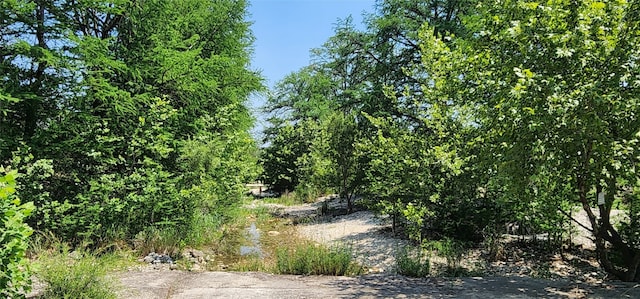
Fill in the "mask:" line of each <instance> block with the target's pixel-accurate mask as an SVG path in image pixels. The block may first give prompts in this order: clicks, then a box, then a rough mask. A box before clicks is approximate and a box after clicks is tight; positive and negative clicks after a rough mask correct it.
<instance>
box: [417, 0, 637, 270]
mask: <svg viewBox="0 0 640 299" xmlns="http://www.w3.org/2000/svg"><path fill="white" fill-rule="evenodd" d="M477 9H478V12H479V13H478V14H476V15H474V16H470V17H469V18H468V19H467V23H466V24H467V28H469V30H470V31H471V34H470V35H469V36H468V38H466V39H456V41H455V42H454V43H453V44H452V45H451V47H447V45H446V42H445V41H444V40H445V37H446V38H447V39H454V38H453V37H451V36H449V37H447V36H439V35H433V34H432V33H431V32H426V34H425V49H429V48H434V47H436V48H440V49H442V51H441V52H440V54H447V52H448V54H450V55H449V56H447V57H448V58H441V59H439V61H440V62H443V65H442V66H443V69H442V71H441V72H439V73H438V76H436V77H433V78H432V87H434V88H432V89H433V90H436V91H440V92H441V91H445V92H444V94H446V95H447V96H446V97H443V101H442V104H446V105H448V106H455V107H464V106H465V105H466V107H470V108H471V111H472V112H473V113H472V114H471V117H470V121H471V122H472V123H473V124H474V126H476V127H478V128H479V129H480V130H482V131H483V132H484V133H483V134H482V135H481V136H479V137H481V138H483V139H484V140H485V141H486V142H485V143H484V149H483V151H484V152H485V154H486V155H484V156H483V157H482V159H483V160H485V161H491V163H492V164H493V165H495V166H494V167H492V168H493V169H494V170H495V171H496V172H495V174H496V178H495V179H494V182H496V183H498V184H500V185H502V186H504V187H505V188H506V191H508V195H510V196H515V197H514V199H516V200H519V201H522V202H524V203H531V204H534V205H535V206H545V205H546V206H552V207H556V210H555V211H553V209H552V210H548V209H547V210H541V216H542V217H545V218H547V219H549V218H551V217H556V216H555V215H557V214H562V215H565V214H569V213H568V211H567V210H563V209H564V208H567V207H570V206H572V205H573V204H578V205H580V206H582V208H583V210H584V211H585V213H587V215H588V218H589V220H590V222H591V226H592V227H593V230H592V233H593V237H594V238H595V243H596V250H597V254H598V259H599V261H600V264H601V265H602V267H603V268H604V269H605V270H606V271H607V272H610V273H612V274H614V275H615V276H617V277H619V278H620V279H623V280H627V281H633V280H635V281H638V280H640V275H639V273H640V271H638V268H639V266H640V258H639V257H640V248H638V246H637V244H638V241H637V233H634V232H632V231H634V230H633V229H631V230H625V228H630V226H629V224H630V223H636V222H637V220H636V219H637V217H638V214H637V211H636V210H628V211H627V215H629V219H628V220H625V221H623V223H622V227H616V226H615V225H614V224H613V223H612V220H611V210H612V205H613V202H614V201H615V200H616V199H618V198H621V197H622V196H624V195H625V194H627V193H629V190H632V189H633V186H635V185H636V184H637V183H636V182H637V175H636V174H635V169H636V167H637V165H638V164H637V159H636V158H635V157H637V154H638V152H637V150H636V149H637V147H635V146H634V144H636V143H637V142H638V130H639V128H640V123H639V122H638V118H637V117H636V115H637V114H638V109H639V108H638V107H640V106H638V97H637V94H638V93H637V87H638V84H637V78H638V75H639V69H638V57H640V56H639V55H638V53H639V51H640V48H638V46H637V45H638V37H639V34H638V32H640V31H638V28H639V23H638V22H639V20H640V18H638V11H639V10H638V3H637V2H636V1H630V2H626V1H602V2H599V1H579V2H575V1H555V2H547V3H539V2H521V1H501V2H499V3H494V2H491V3H482V2H481V3H478V5H477ZM444 62H446V63H444ZM452 89H453V90H455V89H457V92H452ZM601 192H603V193H601ZM599 194H606V195H604V198H602V197H601V198H600V199H598V195H599ZM631 194H632V195H631V196H627V197H628V200H629V201H631V204H630V205H629V207H631V206H636V205H637V204H636V203H634V202H635V201H636V199H637V196H636V195H635V193H633V192H631ZM600 196H602V195H600Z"/></svg>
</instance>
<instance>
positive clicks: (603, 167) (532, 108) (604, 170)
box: [262, 0, 640, 281]
mask: <svg viewBox="0 0 640 299" xmlns="http://www.w3.org/2000/svg"><path fill="white" fill-rule="evenodd" d="M638 11H640V8H638V2H637V1H577V2H576V1H551V2H544V3H543V2H535V1H533V2H524V1H499V2H483V1H480V2H470V1H403V0H386V1H380V2H378V5H377V12H376V13H375V14H373V15H370V16H369V17H368V19H367V21H366V28H365V29H364V30H357V29H355V28H354V26H353V24H351V20H350V19H346V20H343V21H342V22H340V23H339V25H338V26H337V27H336V31H335V36H334V37H332V38H330V39H329V40H328V41H327V42H326V43H325V44H324V45H323V46H322V47H321V48H319V49H316V50H314V52H313V53H314V55H315V57H314V61H313V64H311V65H310V66H307V67H305V68H303V69H301V70H300V71H299V72H297V73H293V74H291V75H290V76H288V77H286V78H285V79H283V80H282V81H281V83H280V84H279V85H278V86H277V88H276V92H275V93H274V96H273V97H272V98H270V99H269V102H268V105H267V111H269V112H278V113H276V114H273V115H274V118H272V121H271V123H272V126H271V127H270V129H269V130H268V134H267V135H266V140H265V141H266V143H265V144H267V148H266V149H265V150H264V153H265V155H263V156H262V161H263V162H262V164H263V166H264V171H265V172H264V177H265V179H266V181H267V182H269V183H273V182H275V181H274V180H273V179H272V178H275V177H278V178H281V179H284V180H285V181H286V182H287V184H288V185H287V189H289V190H291V189H296V188H298V189H300V188H302V189H314V188H316V189H322V188H332V189H333V190H334V191H336V192H339V193H341V194H342V195H343V196H344V197H347V198H349V195H348V194H349V193H352V192H353V193H357V194H359V195H362V196H364V198H365V200H366V201H368V203H369V207H371V208H373V209H374V210H377V211H378V212H379V213H382V214H387V215H390V216H391V217H390V218H391V219H392V221H393V226H394V228H402V229H401V230H397V231H398V232H400V231H402V232H405V233H406V234H407V236H408V237H409V238H411V239H412V240H413V241H414V242H415V244H416V245H420V246H428V244H429V242H433V240H435V241H436V242H446V240H457V241H456V242H458V241H460V242H469V241H471V242H485V243H486V244H494V245H495V240H496V239H497V238H498V237H499V236H500V235H501V234H502V233H504V232H506V229H505V227H506V226H508V225H511V224H513V225H515V226H518V227H520V229H521V230H523V231H527V233H529V234H534V233H535V234H544V235H545V236H546V237H545V238H546V240H547V245H548V248H549V249H552V250H553V249H554V248H555V249H559V248H561V246H562V244H563V243H564V242H567V239H566V238H567V237H566V236H567V233H568V231H569V230H570V228H571V224H570V221H571V220H572V215H573V210H574V209H575V208H576V207H578V208H581V209H582V210H583V211H584V212H585V213H586V214H587V215H588V218H589V221H590V223H591V227H592V228H593V230H592V236H593V238H594V239H595V243H596V251H597V257H598V260H599V262H600V265H601V266H602V268H603V269H604V270H606V271H607V272H609V273H611V274H612V275H614V276H616V277H617V278H619V279H622V280H625V281H640V275H639V274H640V271H639V270H640V268H639V267H640V264H639V262H640V258H638V257H640V247H639V246H638V244H639V240H640V239H639V238H638V237H639V234H638V233H637V228H638V227H640V226H638V225H637V221H638V219H640V214H639V213H638V211H639V209H638V207H637V206H638V203H639V201H638V200H639V198H640V197H639V194H640V193H638V190H639V188H638V184H639V182H640V181H639V180H638V176H637V174H636V168H637V166H638V160H637V156H638V147H637V146H636V144H637V143H638V138H640V135H639V132H640V123H639V122H638V118H637V115H638V112H639V111H638V109H640V108H639V107H640V105H638V96H637V95H638V92H637V91H638V90H637V89H638V82H639V81H638V78H640V77H639V76H640V69H639V67H638V66H639V65H640V64H638V59H639V57H640V48H639V47H638V44H639V43H638V38H639V37H640V35H639V33H640V31H638V28H640V23H639V22H640V21H639V20H640V18H638ZM275 116H277V117H275ZM284 132H304V133H305V135H304V138H296V139H289V137H288V136H287V135H286V134H283V133H284ZM341 132H349V133H345V134H344V135H342V137H340V136H341ZM290 136H292V135H290ZM345 137H348V138H345ZM282 140H288V141H289V142H283V141H282ZM272 153H287V155H288V156H287V160H288V161H290V162H291V161H293V162H292V163H293V164H288V165H287V166H286V167H281V168H279V167H274V166H279V165H283V164H279V163H273V162H274V161H275V160H274V159H273V157H275V156H277V155H274V154H272ZM317 170H320V171H317ZM318 178H323V179H318ZM614 203H617V204H616V205H615V206H616V207H619V208H620V209H623V210H624V213H625V215H626V216H627V217H625V218H624V219H623V220H622V221H621V222H620V223H614V222H612V220H611V212H612V209H613V208H614ZM492 240H493V241H492ZM442 244H444V243H442ZM493 247H496V246H493ZM494 249H498V248H497V247H496V248H494ZM493 255H494V256H498V255H499V254H498V252H494V253H493Z"/></svg>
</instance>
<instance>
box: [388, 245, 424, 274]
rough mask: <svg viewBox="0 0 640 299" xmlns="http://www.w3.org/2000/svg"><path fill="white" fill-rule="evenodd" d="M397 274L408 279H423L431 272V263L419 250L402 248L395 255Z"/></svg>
mask: <svg viewBox="0 0 640 299" xmlns="http://www.w3.org/2000/svg"><path fill="white" fill-rule="evenodd" d="M396 269H397V271H398V274H401V275H405V276H410V277H425V276H427V275H429V271H430V270H431V262H430V260H429V257H428V256H427V254H425V253H424V251H423V250H421V249H419V248H418V249H411V248H408V247H403V248H401V249H400V250H398V252H397V253H396Z"/></svg>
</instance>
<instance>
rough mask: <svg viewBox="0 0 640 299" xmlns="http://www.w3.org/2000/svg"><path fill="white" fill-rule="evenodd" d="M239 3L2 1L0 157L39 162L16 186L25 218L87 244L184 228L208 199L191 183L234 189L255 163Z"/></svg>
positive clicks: (222, 191)
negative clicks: (30, 206)
mask: <svg viewBox="0 0 640 299" xmlns="http://www.w3.org/2000/svg"><path fill="white" fill-rule="evenodd" d="M246 5H247V3H246V2H245V1H230V0H229V1H226V0H225V1H208V0H189V1H143V2H139V1H129V0H114V1H107V2H104V1H55V2H51V1H9V2H7V1H5V2H3V3H2V6H0V8H1V9H2V11H1V12H0V14H1V15H2V16H3V18H2V22H4V23H3V26H2V27H1V28H2V29H0V36H1V39H0V55H1V56H0V57H1V58H0V59H1V60H0V67H1V68H2V70H3V74H5V75H3V76H2V77H0V78H1V80H0V91H1V92H2V93H1V94H2V98H1V99H2V100H0V105H2V106H0V110H2V111H3V112H4V114H3V116H2V119H0V127H1V128H2V129H3V132H5V130H4V129H5V128H9V129H8V130H6V132H7V133H8V134H7V135H6V136H5V135H3V136H1V137H0V139H2V140H0V141H1V142H0V144H1V145H0V159H2V160H9V158H10V157H11V156H12V155H13V153H14V152H15V155H17V157H16V158H15V159H14V161H15V162H14V163H15V164H17V165H21V166H22V167H20V169H24V170H27V172H28V170H29V169H33V170H37V169H40V170H42V172H38V171H34V172H32V173H31V174H29V173H26V175H25V176H23V178H22V179H20V184H19V186H18V190H19V192H20V193H21V194H24V196H23V197H24V198H26V199H29V200H32V199H33V201H34V202H35V203H36V205H37V207H38V209H37V210H36V212H35V217H31V218H29V221H30V223H31V224H32V225H34V227H35V228H36V229H41V230H51V231H53V232H54V233H56V234H58V235H60V237H63V238H65V239H68V240H72V241H80V240H79V239H87V240H89V241H92V242H94V243H95V242H101V241H102V240H104V238H109V237H110V235H111V236H113V235H119V236H124V237H130V236H133V235H135V234H136V233H137V232H139V231H140V230H142V229H143V228H145V227H147V226H163V227H164V226H169V227H188V225H189V224H190V223H191V220H190V219H191V217H192V216H193V213H194V212H195V209H196V208H199V207H202V208H205V207H207V206H208V207H210V206H211V205H217V204H218V202H217V201H216V200H213V199H211V198H210V197H208V196H205V194H204V193H203V192H195V191H194V190H202V189H206V190H207V192H206V193H207V194H212V193H213V194H214V195H215V196H213V197H214V198H224V199H227V198H229V199H237V198H238V196H239V194H241V193H242V191H241V188H240V186H241V184H242V183H243V182H242V181H243V180H248V177H250V176H255V175H256V172H257V169H256V167H255V161H253V160H252V159H251V158H244V155H245V154H247V153H251V154H252V155H254V156H255V154H254V150H255V145H254V144H253V142H251V141H250V140H248V133H247V130H248V129H249V127H250V126H251V123H252V119H251V117H250V114H249V112H248V110H247V108H246V107H245V105H244V101H245V100H246V99H247V97H248V95H249V94H250V93H252V92H254V91H256V90H259V89H260V88H261V81H260V80H261V79H260V77H259V76H258V74H257V73H255V72H253V71H251V70H249V69H248V65H249V61H250V48H249V47H250V46H251V43H252V41H253V38H252V36H251V34H250V32H249V23H248V22H247V21H245V20H244V17H245V13H246ZM5 17H6V18H5ZM5 24H6V26H4V25H5ZM5 141H7V142H5ZM214 149H215V150H214ZM30 155H32V156H33V158H31V157H30ZM239 157H242V158H239ZM39 161H51V162H47V163H41V162H39ZM46 165H51V166H52V167H51V168H47V167H45V166H46ZM186 165H189V166H190V167H191V168H189V167H187V166H186ZM49 170H50V171H49ZM230 170H233V172H229V171H230ZM236 175H237V176H236ZM37 186H41V189H38V188H35V187H37ZM35 190H40V191H39V192H36V191H35ZM181 191H184V192H181ZM192 191H194V192H192ZM194 194H195V195H194ZM29 197H33V198H29ZM201 202H206V203H203V204H200V203H201ZM220 206H229V205H227V203H224V204H222V203H220Z"/></svg>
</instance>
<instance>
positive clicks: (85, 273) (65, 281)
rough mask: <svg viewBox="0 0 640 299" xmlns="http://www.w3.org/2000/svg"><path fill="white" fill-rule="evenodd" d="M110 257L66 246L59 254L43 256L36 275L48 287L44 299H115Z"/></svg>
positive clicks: (49, 253)
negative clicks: (107, 275) (108, 273)
mask: <svg viewBox="0 0 640 299" xmlns="http://www.w3.org/2000/svg"><path fill="white" fill-rule="evenodd" d="M108 263H109V261H108V259H107V258H104V259H102V258H97V257H95V256H93V255H90V254H87V253H84V252H80V251H73V252H72V253H69V250H68V248H67V247H64V246H62V248H61V250H59V251H58V252H47V253H45V254H42V255H41V256H40V257H39V259H38V263H37V267H36V274H37V276H38V278H40V279H41V280H43V281H44V282H45V283H46V285H47V287H46V289H45V290H44V294H43V296H42V297H43V298H53V299H56V298H92V299H115V298H117V297H116V294H115V293H114V292H113V285H112V284H111V283H110V282H109V281H108V280H107V279H106V274H107V271H109V269H110V265H109V264H108Z"/></svg>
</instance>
